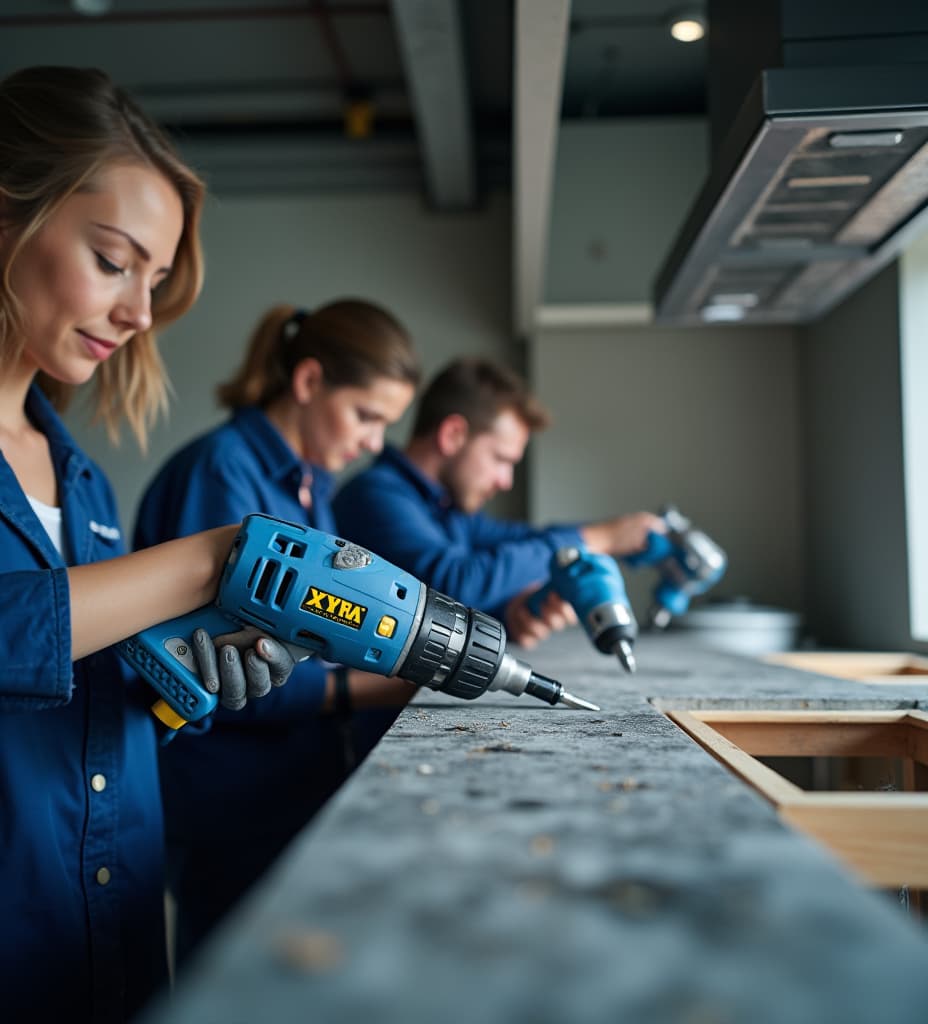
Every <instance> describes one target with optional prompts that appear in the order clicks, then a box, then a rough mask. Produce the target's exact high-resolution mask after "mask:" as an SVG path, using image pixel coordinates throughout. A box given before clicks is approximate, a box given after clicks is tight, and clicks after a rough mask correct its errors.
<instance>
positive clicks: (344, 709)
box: [332, 665, 351, 718]
mask: <svg viewBox="0 0 928 1024" xmlns="http://www.w3.org/2000/svg"><path fill="white" fill-rule="evenodd" d="M332 710H333V711H334V713H335V714H336V715H338V717H339V718H348V717H349V716H350V715H351V690H349V689H348V669H347V668H345V666H344V665H339V666H338V667H337V668H336V669H335V704H334V707H333V709H332Z"/></svg>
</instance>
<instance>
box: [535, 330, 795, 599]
mask: <svg viewBox="0 0 928 1024" xmlns="http://www.w3.org/2000/svg"><path fill="white" fill-rule="evenodd" d="M798 360H799V351H798V339H797V335H796V332H795V331H793V330H790V329H786V328H765V329H757V328H754V329H744V328H724V329H708V328H705V329H690V330H685V329H684V330H666V329H662V330H659V329H656V328H640V329H623V330H619V329H614V330H610V331H605V330H595V331H594V330H590V331H581V330H576V331H572V332H567V331H558V332H550V333H546V334H542V335H540V336H539V337H538V338H537V339H536V341H535V344H534V348H533V352H532V366H533V379H534V380H535V382H536V385H537V389H538V392H539V394H540V396H541V397H542V399H543V400H544V401H545V403H546V404H547V405H548V406H549V408H550V409H551V410H552V411H553V413H554V417H555V426H554V428H553V429H551V430H549V431H547V432H545V433H544V434H542V435H540V436H538V437H537V438H536V439H535V440H533V441H532V446H531V470H532V471H531V478H530V479H531V487H530V496H531V508H532V513H533V517H534V518H535V520H536V521H538V522H549V521H555V520H574V519H588V518H597V517H606V516H610V515H616V514H618V513H622V512H631V511H635V510H637V509H652V510H654V509H656V508H657V507H658V506H659V505H661V504H662V503H664V502H667V501H672V502H674V503H676V504H677V505H678V506H679V507H680V509H681V510H682V511H683V512H684V513H686V514H687V515H689V516H690V517H691V518H692V519H693V521H694V522H695V523H696V524H697V525H699V526H700V527H701V528H703V529H704V530H705V531H706V532H707V533H709V534H710V536H712V537H713V538H715V539H716V540H717V541H718V542H719V543H720V544H721V545H722V546H723V547H724V548H725V549H726V550H727V552H728V555H729V559H730V568H729V570H728V572H727V574H726V577H725V579H724V580H723V581H722V582H721V583H720V584H719V585H718V587H717V588H716V590H715V591H713V596H722V595H724V596H734V595H745V596H747V597H749V598H751V599H752V600H754V601H756V602H759V603H763V604H774V605H777V606H780V607H787V608H794V609H798V608H800V606H801V599H802V581H801V562H800V545H801V535H802V524H801V469H800V463H801V451H800V432H799V375H798V367H799V363H798ZM625 578H626V583H627V585H628V588H629V597H630V598H631V601H632V604H633V605H634V607H635V611H636V613H638V614H639V615H643V614H644V612H645V611H646V610H647V604H648V597H649V594H650V589H651V587H653V583H654V580H653V576H652V575H651V574H648V573H632V572H628V573H625Z"/></svg>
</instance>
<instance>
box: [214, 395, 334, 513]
mask: <svg viewBox="0 0 928 1024" xmlns="http://www.w3.org/2000/svg"><path fill="white" fill-rule="evenodd" d="M233 421H234V423H235V425H236V426H237V427H238V428H239V430H240V432H241V434H242V436H243V437H244V438H245V440H246V441H247V443H248V445H249V446H250V447H251V449H252V451H253V452H254V453H255V455H256V457H257V458H258V460H259V461H260V463H261V465H262V467H263V468H264V470H265V471H266V472H267V474H268V476H270V477H273V478H274V479H284V478H286V477H288V476H293V477H294V478H295V479H297V480H299V479H300V478H301V477H302V476H303V474H304V473H306V472H309V473H311V474H312V478H313V482H312V486H311V490H312V494H313V498H314V499H320V500H321V499H325V498H326V497H328V495H329V494H330V493H331V491H332V486H333V482H334V478H333V476H332V474H331V473H330V472H329V471H328V470H327V469H323V468H322V466H317V465H315V464H313V463H310V462H304V461H303V460H302V459H301V458H300V457H299V456H298V455H297V454H296V452H294V450H293V449H292V448H291V447H290V445H289V444H287V442H286V441H285V440H284V439H283V436H282V435H281V433H280V431H279V430H278V429H277V427H275V426H274V424H273V423H271V421H270V420H269V419H268V418H267V415H266V414H265V413H264V411H263V410H262V409H259V408H258V407H257V406H256V405H247V406H244V407H243V408H241V409H236V410H235V412H234V414H233Z"/></svg>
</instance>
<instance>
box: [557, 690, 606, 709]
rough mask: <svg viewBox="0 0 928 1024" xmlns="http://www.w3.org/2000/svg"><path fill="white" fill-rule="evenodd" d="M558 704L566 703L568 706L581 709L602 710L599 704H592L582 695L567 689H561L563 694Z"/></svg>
mask: <svg viewBox="0 0 928 1024" xmlns="http://www.w3.org/2000/svg"><path fill="white" fill-rule="evenodd" d="M558 704H566V705H567V707H569V708H577V709H578V710H580V711H600V710H602V709H601V708H600V707H599V705H598V704H591V703H590V702H589V701H588V700H584V699H583V698H582V697H575V696H574V695H573V694H572V693H568V692H567V691H566V690H561V696H560V697H559V698H558Z"/></svg>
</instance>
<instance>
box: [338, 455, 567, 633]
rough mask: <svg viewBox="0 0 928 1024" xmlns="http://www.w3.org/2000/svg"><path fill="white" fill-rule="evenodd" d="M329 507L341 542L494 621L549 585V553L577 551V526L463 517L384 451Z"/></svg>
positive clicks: (435, 487)
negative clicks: (536, 586)
mask: <svg viewBox="0 0 928 1024" xmlns="http://www.w3.org/2000/svg"><path fill="white" fill-rule="evenodd" d="M333 507H334V509H335V519H336V521H337V522H338V528H339V530H340V532H341V535H342V536H343V537H345V538H346V539H347V540H352V541H354V542H355V543H356V544H360V545H361V546H362V547H365V548H369V549H370V550H371V551H374V552H376V553H377V554H379V555H381V556H382V557H383V558H386V559H387V560H388V561H390V562H393V563H394V565H398V566H399V567H400V568H401V569H405V570H406V571H407V572H411V573H412V574H413V575H414V576H417V577H418V578H419V579H420V580H423V581H424V582H425V583H427V584H429V586H431V587H434V588H435V590H438V591H440V592H441V593H443V594H447V595H448V596H449V597H453V598H454V599H455V600H457V601H460V602H461V603H462V604H466V605H469V606H470V607H472V608H479V609H480V610H481V611H484V612H486V613H487V614H489V615H495V616H496V617H497V618H502V617H503V612H504V609H505V607H506V605H507V604H508V602H509V601H510V600H511V599H512V598H514V597H515V596H516V595H517V594H519V593H521V592H522V591H523V590H525V589H526V588H527V587H529V586H531V585H532V584H533V583H543V582H544V581H545V580H547V579H548V575H549V564H550V561H551V555H552V553H553V552H554V551H556V550H557V549H558V548H560V547H564V546H569V545H577V544H579V543H580V534H579V532H578V530H577V527H576V526H572V525H564V526H549V527H545V528H540V529H539V528H536V527H532V526H529V525H527V524H526V523H518V522H508V521H505V520H501V519H494V518H493V517H492V516H488V515H485V514H483V513H481V512H476V513H467V512H462V511H461V510H460V509H458V508H456V507H455V506H454V504H453V503H452V500H451V497H450V495H449V494H448V492H447V491H446V489H445V488H444V487H443V486H441V484H438V483H436V482H435V481H434V480H431V479H429V477H427V476H425V475H424V474H423V473H422V472H421V471H420V470H419V469H418V468H417V467H416V466H415V465H413V463H412V462H410V461H409V459H408V458H406V456H405V455H404V454H403V453H402V452H401V451H399V450H398V449H397V448H393V447H390V446H387V447H386V448H385V449H384V450H383V452H382V453H381V454H380V456H379V457H378V458H377V459H376V460H375V462H374V463H373V465H372V466H371V467H370V468H369V469H366V470H364V471H363V472H361V473H359V474H358V475H357V476H355V477H354V478H353V479H351V480H349V481H348V482H347V483H346V484H345V485H344V486H343V487H342V488H341V489H340V490H339V492H338V494H336V496H335V500H334V503H333Z"/></svg>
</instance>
